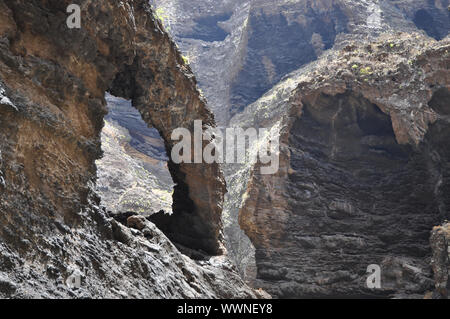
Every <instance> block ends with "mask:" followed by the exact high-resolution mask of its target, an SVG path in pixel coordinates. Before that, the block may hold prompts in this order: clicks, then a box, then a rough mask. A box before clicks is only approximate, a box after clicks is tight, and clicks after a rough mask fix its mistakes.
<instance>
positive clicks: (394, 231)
mask: <svg viewBox="0 0 450 319" xmlns="http://www.w3.org/2000/svg"><path fill="white" fill-rule="evenodd" d="M449 51H450V41H449V39H446V40H443V41H441V42H433V41H431V40H430V39H427V38H424V37H422V36H419V35H418V34H414V33H413V34H396V35H395V36H388V35H386V36H382V37H380V38H379V39H378V41H377V42H374V43H360V44H356V43H354V42H348V43H347V45H344V47H343V49H342V50H341V51H337V52H329V53H328V54H326V55H325V56H324V57H323V58H322V59H321V60H319V61H318V62H317V63H314V64H313V65H311V66H310V67H308V68H306V69H304V70H302V71H300V72H298V73H296V74H294V75H292V77H290V78H289V79H288V80H286V81H285V82H286V83H281V84H280V85H279V86H278V87H276V88H275V89H274V90H273V91H272V92H269V93H268V94H267V95H266V96H265V97H264V98H263V99H262V100H261V101H260V102H257V103H255V104H254V105H251V106H249V107H248V108H247V110H246V111H245V112H244V113H243V114H241V115H239V116H238V117H237V118H236V119H234V121H236V122H239V123H245V125H247V126H251V125H254V124H255V122H256V123H263V124H265V125H269V126H270V125H271V126H275V125H277V126H279V127H280V131H281V142H282V146H281V151H280V169H279V171H278V173H277V174H276V175H275V176H272V175H261V174H260V170H259V169H258V165H257V166H256V167H255V168H254V169H253V170H252V177H251V180H250V182H249V185H248V188H247V193H246V194H245V199H246V200H245V203H244V204H243V207H242V210H241V212H240V216H239V218H240V224H241V226H242V227H243V229H244V230H245V232H246V234H247V235H248V236H249V237H250V239H251V240H252V243H253V244H254V245H255V247H256V262H257V267H258V277H257V279H258V281H257V284H258V285H260V286H262V287H264V288H267V289H268V290H269V292H271V293H272V294H273V295H276V296H278V297H289V298H291V297H313V296H316V297H324V296H327V297H344V296H346V297H348V296H354V297H356V296H359V297H363V296H402V297H405V296H406V295H408V294H409V295H411V296H417V295H420V296H423V295H424V294H425V292H426V291H427V290H432V289H433V287H432V286H433V283H432V279H431V278H432V274H431V269H430V267H429V261H430V257H431V249H430V245H429V232H430V230H431V228H432V227H433V226H435V225H438V224H440V223H441V222H442V221H443V220H444V219H446V218H448V217H449V209H450V201H449V200H450V198H449V196H448V188H449V186H450V179H449V175H448V174H449V172H450V170H449V168H450V167H449V163H450V153H449V152H448V147H447V146H446V145H447V144H448V142H445V141H448V138H449V137H450V122H449V119H448V105H450V100H449V98H450V94H449V88H450V72H449V71H448V67H449V64H450V54H449ZM289 82H295V83H297V89H296V90H294V91H293V93H292V94H291V95H290V97H289V101H288V102H284V101H285V98H284V101H283V100H282V99H283V95H284V93H283V92H284V90H285V88H286V87H289V86H291V85H292V83H289ZM276 100H280V102H279V103H276V102H274V101H276ZM267 101H271V103H269V105H268V104H267ZM246 112H248V113H247V114H246ZM248 114H252V115H253V116H252V117H249V116H248ZM249 118H251V119H252V120H248V119H249ZM371 264H377V265H380V266H381V275H382V280H381V282H382V286H381V288H380V289H375V290H371V289H368V288H367V286H366V278H367V276H368V274H366V270H367V267H368V266H369V265H371Z"/></svg>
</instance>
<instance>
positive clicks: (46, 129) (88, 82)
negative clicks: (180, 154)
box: [0, 0, 253, 297]
mask: <svg viewBox="0 0 450 319" xmlns="http://www.w3.org/2000/svg"><path fill="white" fill-rule="evenodd" d="M72 2H73V1H60V0H58V1H56V0H55V1H38V0H35V1H17V0H14V1H13V0H11V1H9V0H2V1H0V128H1V129H0V150H1V161H0V172H1V174H0V177H1V178H0V182H1V183H0V225H1V227H0V238H1V250H0V265H1V271H2V273H1V283H2V284H1V285H0V294H2V295H4V296H16V297H48V296H66V297H67V296H74V295H78V296H87V297H124V296H125V297H182V296H187V297H199V296H214V297H224V296H228V297H232V296H241V297H248V296H253V293H252V292H251V291H250V290H249V289H248V288H247V287H246V286H245V285H243V283H242V282H241V280H240V279H239V278H238V277H237V276H236V275H235V273H234V271H233V270H232V268H231V267H229V266H227V262H226V260H224V259H223V258H222V257H216V258H212V259H209V260H208V258H206V260H205V261H203V262H193V261H192V260H190V259H187V258H186V257H183V256H182V255H181V254H179V253H178V252H177V250H176V249H175V248H174V247H173V245H172V244H171V243H170V242H169V240H168V239H167V238H166V237H165V235H163V234H162V233H161V232H159V231H158V230H157V229H156V228H155V227H154V225H153V224H151V223H150V222H147V221H145V223H144V222H142V223H144V226H142V225H141V224H142V223H141V224H139V225H140V226H136V223H132V224H131V226H132V227H134V228H137V229H130V228H127V227H126V226H124V225H122V224H120V223H118V222H116V221H114V220H112V219H111V218H109V216H108V215H107V214H106V212H105V211H103V210H102V209H99V208H98V204H99V199H98V197H97V196H96V195H95V194H94V192H93V191H92V188H93V185H94V181H95V178H96V166H95V160H96V159H98V158H99V157H100V156H101V155H102V151H101V146H100V131H101V129H102V127H103V116H104V115H105V113H106V102H105V92H106V91H109V92H110V93H111V94H113V95H115V96H120V97H123V98H125V99H129V100H131V101H132V104H133V106H134V107H135V108H137V109H138V110H139V112H140V113H141V115H142V118H143V120H144V121H145V122H146V123H148V124H149V125H151V126H153V127H154V128H156V129H157V130H158V131H159V133H160V135H161V137H162V138H163V140H164V144H165V148H166V151H167V153H170V150H171V147H172V145H173V143H174V142H172V141H171V140H170V135H171V132H172V130H173V129H175V128H178V127H185V128H188V129H193V121H194V119H202V120H203V123H204V124H206V125H211V126H214V118H213V116H212V114H211V113H210V112H209V111H208V110H207V108H206V106H205V102H204V100H203V98H202V97H201V96H200V94H199V93H198V91H197V89H196V82H195V79H194V77H193V75H192V73H191V71H190V69H189V67H187V66H186V65H185V63H184V61H183V59H182V57H181V55H180V54H179V53H178V50H177V49H176V47H175V45H174V44H173V43H172V42H171V40H170V39H169V37H168V35H167V34H166V33H165V32H164V31H162V28H161V26H160V24H159V22H157V20H156V19H155V18H154V17H153V15H152V11H151V9H150V7H149V5H148V3H147V1H144V0H142V1H141V0H129V1H120V2H117V1H112V0H111V1H83V2H82V4H81V2H80V5H81V11H82V12H81V18H82V21H81V29H69V28H67V26H66V18H67V16H68V14H66V8H67V6H68V5H69V4H71V3H72ZM169 170H170V173H171V176H172V179H173V181H174V182H175V183H176V186H175V189H174V196H173V201H174V203H173V212H174V214H173V216H172V217H170V219H169V220H168V221H165V223H164V227H163V228H164V232H165V233H166V234H167V235H168V236H169V238H171V239H172V240H174V241H175V242H177V243H180V244H182V245H183V246H186V247H188V248H191V249H201V250H203V251H205V252H207V253H210V254H220V253H221V245H222V244H221V240H222V235H221V209H222V202H223V194H224V192H225V186H224V185H225V183H224V180H223V178H222V174H221V172H220V170H219V167H218V166H217V165H214V164H213V165H206V164H204V165H203V164H198V165H189V164H183V165H175V164H174V163H172V162H170V163H169ZM144 235H145V236H144ZM71 275H77V276H78V277H80V278H81V279H82V287H81V288H80V289H78V290H76V291H73V290H71V289H69V288H68V287H67V286H65V285H63V283H64V282H65V280H66V279H67V278H69V277H70V276H71ZM230 283H232V284H231V285H230Z"/></svg>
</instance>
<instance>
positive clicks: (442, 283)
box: [430, 223, 450, 299]
mask: <svg viewBox="0 0 450 319" xmlns="http://www.w3.org/2000/svg"><path fill="white" fill-rule="evenodd" d="M430 245H431V249H432V251H433V255H432V259H431V265H432V267H433V272H434V282H435V291H434V295H432V297H434V298H436V299H448V298H449V289H450V280H449V274H450V224H449V223H446V224H444V225H442V226H437V227H434V228H433V230H432V232H431V238H430Z"/></svg>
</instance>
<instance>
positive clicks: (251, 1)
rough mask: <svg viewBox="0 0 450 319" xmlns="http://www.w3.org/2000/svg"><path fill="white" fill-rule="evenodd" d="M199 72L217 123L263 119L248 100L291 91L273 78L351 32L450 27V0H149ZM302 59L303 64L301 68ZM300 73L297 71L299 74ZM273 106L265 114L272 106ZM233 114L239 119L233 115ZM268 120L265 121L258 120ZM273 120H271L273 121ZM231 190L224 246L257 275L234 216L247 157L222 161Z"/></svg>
mask: <svg viewBox="0 0 450 319" xmlns="http://www.w3.org/2000/svg"><path fill="white" fill-rule="evenodd" d="M151 3H152V4H153V5H154V6H155V8H156V12H157V16H158V17H159V18H160V19H161V20H162V22H163V24H164V25H165V27H166V29H167V30H168V32H169V33H171V34H172V35H173V36H174V39H175V42H176V43H177V44H178V45H179V46H180V49H181V51H182V52H183V55H184V57H185V59H186V60H187V61H188V62H189V63H190V65H191V66H192V68H193V71H194V73H195V74H196V76H197V78H198V79H199V86H200V88H201V89H202V90H203V92H204V95H205V97H206V98H207V99H208V102H209V105H210V107H211V109H212V110H213V113H214V115H215V117H216V120H217V122H218V124H219V126H229V125H231V126H233V125H237V126H238V125H241V123H245V122H249V121H253V120H254V119H255V118H256V119H260V118H259V115H258V114H255V113H253V112H252V111H249V112H244V113H243V114H245V115H244V116H243V117H240V116H239V114H240V113H241V112H243V111H244V110H245V109H246V108H247V106H248V105H250V104H252V103H253V102H255V101H257V100H258V99H259V98H261V100H258V101H257V102H255V104H264V105H266V106H271V109H270V112H274V115H275V114H278V112H281V110H282V109H283V108H277V106H280V104H281V103H283V101H284V99H288V98H289V95H290V92H291V90H292V89H293V88H294V87H295V85H296V82H295V81H291V80H286V81H284V82H282V84H281V85H278V89H277V91H276V92H277V94H279V96H277V97H276V98H273V99H268V98H267V97H262V96H263V95H264V94H265V93H266V92H267V91H268V90H270V89H271V88H272V87H273V86H274V85H277V83H279V81H280V80H282V79H284V78H289V77H291V78H292V77H293V76H292V75H291V72H293V73H294V74H299V73H304V72H307V71H308V69H309V66H308V63H310V62H311V61H315V60H316V59H318V58H319V57H320V56H321V55H322V54H324V52H326V50H327V49H330V48H332V47H334V48H337V49H338V48H341V47H343V46H344V45H345V43H346V41H348V40H349V39H354V40H356V39H358V40H359V41H367V40H368V39H375V38H376V37H377V36H379V35H380V34H381V33H383V32H397V31H403V32H419V31H421V32H422V33H423V34H427V35H429V36H431V37H434V38H436V39H442V38H444V37H445V36H446V35H447V34H448V32H449V31H450V22H449V21H450V20H449V19H450V11H449V10H448V6H449V4H450V3H449V1H448V0H434V1H433V0H431V1H429V0H396V1H392V0H364V1H353V0H320V1H317V0H314V1H312V0H289V1H287V0H286V1H285V0H278V1H273V0H270V1H269V0H246V1H237V0H226V1H220V2H218V1H213V0H197V1H195V2H192V1H186V0H176V1H175V0H151ZM303 67H304V69H302V68H303ZM294 78H295V77H294ZM270 112H268V114H269V113H270ZM234 115H236V117H239V119H240V120H239V121H236V120H232V121H231V123H230V119H231V118H232V117H233V116H234ZM252 123H253V126H254V127H264V125H265V124H264V121H263V119H261V121H253V122H252ZM270 124H272V123H270ZM223 167H224V172H225V178H226V182H227V185H228V194H227V195H226V196H225V204H224V224H225V237H226V244H227V248H228V250H229V252H230V254H231V256H232V257H233V259H234V261H235V263H236V264H237V265H238V267H239V268H240V270H241V274H243V275H244V276H245V277H246V279H248V280H251V279H252V277H254V276H255V270H254V260H253V258H252V255H253V250H254V248H253V247H252V244H251V243H250V242H249V240H248V238H247V237H246V236H245V234H243V233H242V231H240V228H239V225H238V223H237V219H238V217H237V215H238V211H239V209H240V207H241V203H242V198H243V195H244V193H245V189H246V185H247V181H248V178H249V174H250V171H251V167H250V166H249V165H247V166H246V165H224V166H223Z"/></svg>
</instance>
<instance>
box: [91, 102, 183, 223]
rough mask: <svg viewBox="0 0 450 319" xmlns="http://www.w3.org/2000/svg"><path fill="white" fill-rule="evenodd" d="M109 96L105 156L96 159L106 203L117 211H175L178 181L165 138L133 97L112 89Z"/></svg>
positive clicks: (144, 213) (98, 184)
mask: <svg viewBox="0 0 450 319" xmlns="http://www.w3.org/2000/svg"><path fill="white" fill-rule="evenodd" d="M105 99H106V101H107V106H108V114H107V115H106V116H105V119H104V121H105V126H104V128H103V130H102V137H101V138H102V150H103V152H104V156H103V157H102V158H101V159H100V160H98V161H97V162H96V164H97V167H98V170H97V176H98V179H97V191H98V192H99V194H100V195H101V199H102V205H103V206H105V207H106V208H107V209H108V210H109V211H111V212H113V213H126V212H134V213H138V214H141V215H144V216H150V215H153V214H154V213H157V212H161V211H164V213H166V214H172V204H173V200H172V195H173V188H174V182H173V179H172V177H171V175H170V172H169V169H168V161H169V157H168V156H167V154H166V149H165V144H164V140H163V139H162V137H161V136H160V134H159V133H158V130H156V129H155V128H149V127H148V125H147V124H146V123H145V122H144V121H143V120H142V117H141V114H140V113H139V111H138V110H137V109H135V108H134V107H133V106H132V105H131V101H129V100H125V99H122V98H118V97H115V96H113V95H111V94H109V93H107V94H106V96H105Z"/></svg>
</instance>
